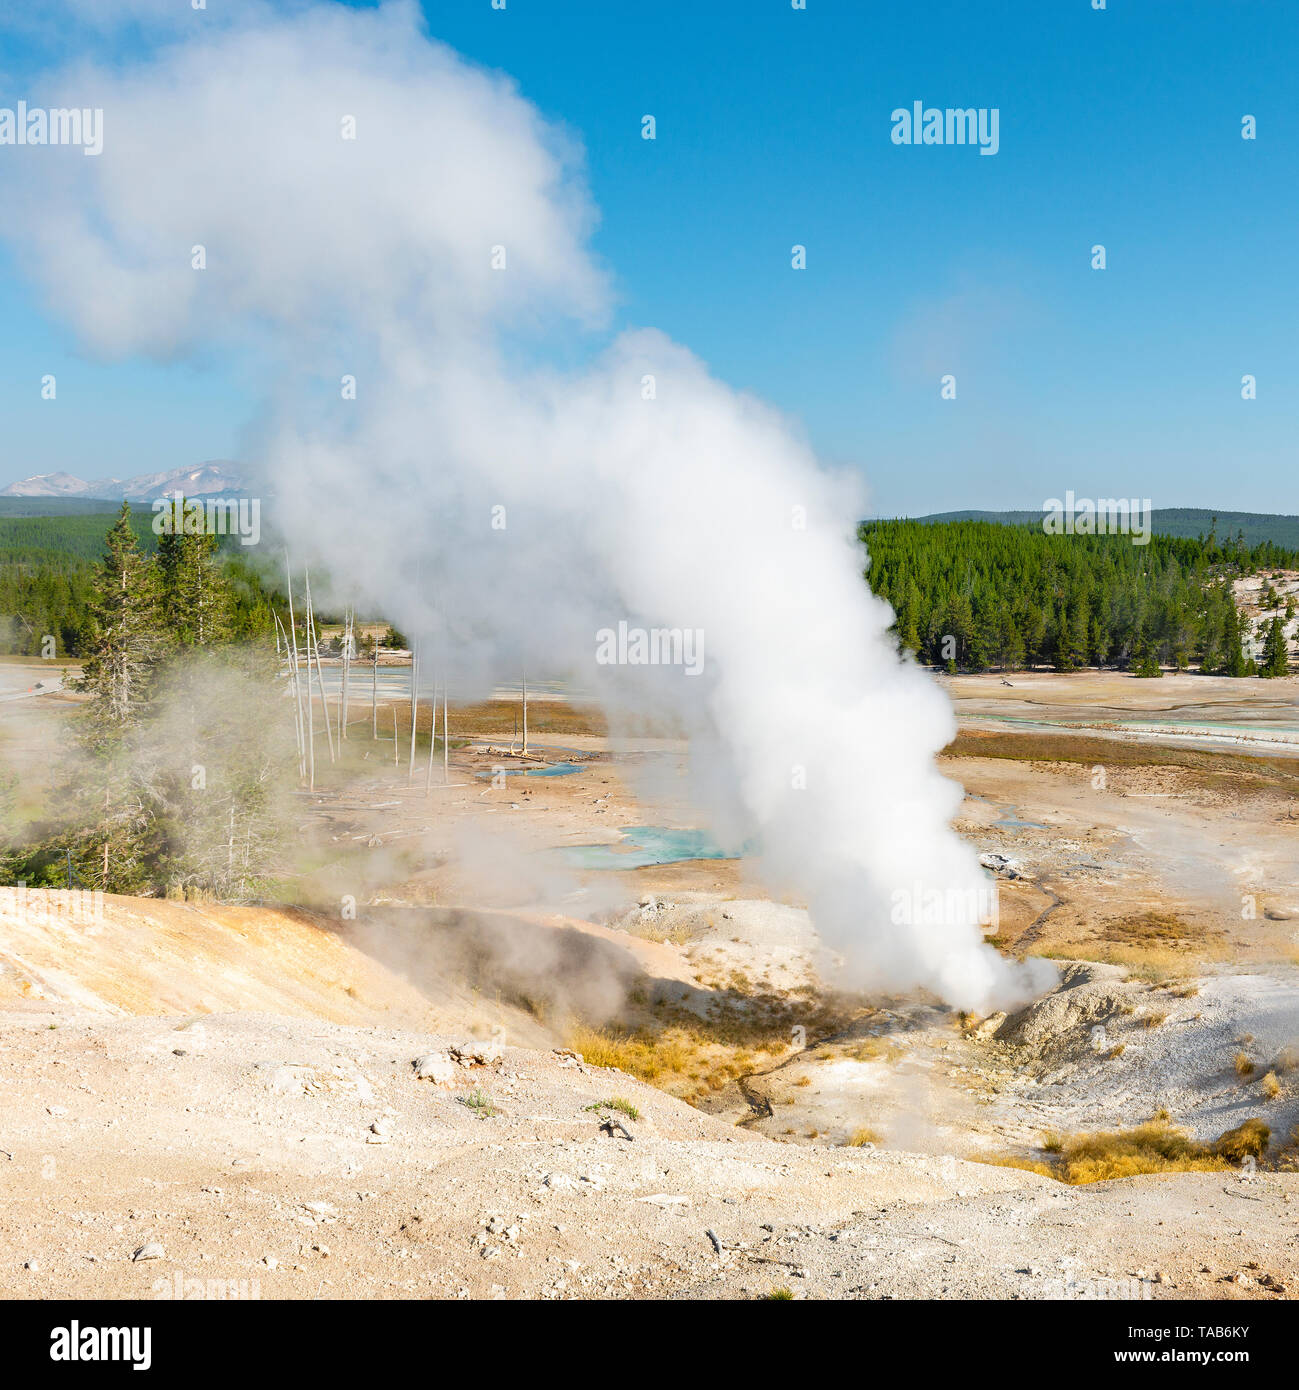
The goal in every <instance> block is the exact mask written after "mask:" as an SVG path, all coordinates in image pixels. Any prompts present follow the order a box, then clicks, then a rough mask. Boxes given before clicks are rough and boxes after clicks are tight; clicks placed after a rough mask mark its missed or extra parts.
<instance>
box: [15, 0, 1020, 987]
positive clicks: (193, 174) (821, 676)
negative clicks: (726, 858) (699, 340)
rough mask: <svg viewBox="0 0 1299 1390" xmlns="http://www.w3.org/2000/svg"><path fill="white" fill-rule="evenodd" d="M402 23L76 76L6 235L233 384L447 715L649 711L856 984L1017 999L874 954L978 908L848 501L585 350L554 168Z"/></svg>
mask: <svg viewBox="0 0 1299 1390" xmlns="http://www.w3.org/2000/svg"><path fill="white" fill-rule="evenodd" d="M420 26H421V21H420V19H419V16H418V12H417V10H416V8H415V7H414V6H412V5H407V4H389V5H386V6H383V7H382V8H381V9H379V10H378V11H370V12H365V13H358V12H356V11H352V10H347V9H342V8H332V7H316V8H312V9H309V10H302V11H300V12H296V13H294V14H292V15H288V16H283V15H282V16H279V17H273V16H269V15H268V14H267V13H266V12H265V11H263V10H261V9H260V8H255V9H250V10H248V11H247V12H246V14H245V18H244V19H243V20H242V21H241V22H240V23H238V24H235V25H233V26H230V27H227V28H224V29H222V30H219V31H218V30H214V29H212V28H210V27H208V28H207V29H206V31H205V32H204V34H203V36H202V37H192V38H181V39H180V41H179V42H178V43H176V44H175V45H173V46H170V47H166V48H163V49H160V50H159V51H157V52H156V53H155V54H154V55H153V56H152V58H150V59H149V61H147V62H141V63H139V64H136V65H133V66H132V67H131V68H130V69H129V70H123V69H121V68H118V67H110V66H106V65H101V66H98V67H95V66H90V67H82V68H80V69H76V70H69V71H68V72H65V73H63V74H61V75H60V77H59V78H58V79H56V80H55V81H54V82H52V83H51V84H50V87H51V90H50V92H49V95H48V97H47V98H46V100H47V104H49V105H59V104H61V103H62V102H65V101H66V103H67V104H75V105H78V106H83V107H84V106H96V107H102V108H103V109H104V113H105V115H104V151H103V154H102V156H101V157H100V158H99V159H96V160H87V159H83V158H80V157H78V158H76V159H75V160H74V159H72V158H71V157H68V158H62V157H61V155H62V154H64V153H66V152H62V151H56V150H48V149H47V150H43V151H40V155H41V157H40V158H33V157H31V156H32V155H33V153H34V152H33V151H30V150H28V151H23V152H22V153H23V154H25V155H26V156H27V157H26V158H24V159H23V160H22V162H21V163H18V162H16V161H12V160H10V159H6V161H5V162H4V166H3V168H2V169H0V231H3V233H4V234H5V235H6V237H7V238H8V239H9V240H10V242H11V243H12V245H13V248H14V250H15V252H16V254H17V255H18V256H19V257H20V258H22V259H23V260H24V261H25V263H26V265H27V266H28V268H29V269H30V272H31V273H32V275H33V276H34V277H36V278H38V279H39V280H40V281H41V282H43V284H44V285H45V287H46V290H47V292H48V294H49V296H50V297H51V299H52V301H53V303H54V305H55V306H56V308H57V309H58V310H59V311H60V312H61V313H63V314H64V315H65V316H66V317H67V318H68V319H69V320H71V322H72V323H73V324H74V325H75V326H76V328H77V329H78V331H79V332H80V334H81V335H82V337H83V339H84V341H85V342H86V343H87V345H88V346H89V347H91V348H92V349H94V350H96V351H97V352H99V353H101V354H104V355H107V356H110V357H113V356H128V355H132V354H147V355H150V356H153V357H156V358H159V359H163V360H167V359H171V358H174V357H179V356H184V355H188V354H195V353H202V354H204V355H207V354H211V353H214V352H216V353H221V352H228V353H232V354H237V358H236V360H238V361H239V362H240V363H241V364H243V366H244V367H245V369H247V366H248V364H249V363H256V364H257V370H258V371H260V372H263V373H265V375H266V378H267V381H268V382H269V383H270V384H268V386H267V387H266V390H265V397H266V407H265V414H264V416H263V418H262V419H261V421H259V425H258V432H257V438H256V450H255V452H256V454H257V456H258V457H260V459H261V460H263V462H264V464H265V467H266V470H267V481H268V484H269V485H270V487H271V488H272V490H273V492H274V494H275V498H276V511H277V514H278V520H279V524H280V526H281V528H282V530H283V531H284V532H285V534H286V535H287V538H288V540H289V543H290V544H291V545H292V547H293V548H294V551H295V554H296V555H297V556H299V557H301V558H308V557H311V558H313V559H314V560H316V561H317V562H320V561H322V560H324V559H326V558H327V559H328V561H329V564H330V567H331V569H332V571H333V573H334V574H335V575H337V576H340V577H342V576H346V581H347V585H348V592H349V594H350V595H352V596H353V597H355V599H356V601H357V603H358V606H360V607H362V608H364V607H365V606H366V605H373V607H374V608H375V609H376V610H379V611H382V612H384V613H385V614H387V615H389V616H391V617H392V619H393V620H394V621H396V622H397V623H398V625H399V626H401V627H403V628H404V629H406V630H408V631H411V632H413V633H415V634H417V635H418V636H419V637H420V639H421V643H422V648H423V651H424V653H425V666H426V669H427V667H428V664H429V662H430V660H432V659H433V657H431V656H430V654H435V656H436V661H437V664H438V665H440V666H441V667H442V668H443V669H444V670H446V671H447V672H449V673H450V675H451V679H452V682H453V686H452V690H453V695H455V694H461V695H468V694H471V693H475V691H477V690H481V689H482V687H483V686H484V685H485V684H486V683H487V682H488V681H490V680H492V679H494V678H496V677H499V676H501V675H503V674H509V675H517V673H518V671H519V670H520V669H521V668H522V667H523V666H524V665H525V664H526V666H527V668H528V669H529V670H530V671H533V672H536V673H545V674H547V675H562V676H566V677H569V678H571V679H573V680H574V681H575V682H576V683H577V684H578V685H579V686H581V687H583V688H585V689H588V690H593V691H595V692H596V693H597V694H598V695H599V696H600V698H601V699H602V700H604V701H605V702H606V703H607V704H608V705H609V706H610V707H611V708H613V709H615V710H619V709H626V708H629V707H633V708H653V709H659V710H664V711H668V712H671V713H673V714H674V715H675V716H676V717H677V718H679V719H680V720H681V721H682V722H683V724H684V725H685V727H686V728H687V729H688V730H689V732H690V735H691V740H692V743H691V758H692V787H693V791H694V795H695V801H696V804H697V806H698V809H699V812H700V815H701V817H702V818H703V819H704V821H705V823H706V824H708V825H710V826H711V827H712V828H713V829H714V830H715V831H717V832H718V833H720V834H722V835H725V836H727V837H729V838H730V839H732V840H735V841H740V840H746V841H749V842H751V843H752V844H754V845H756V846H757V847H758V849H759V850H760V852H761V854H762V858H763V865H764V867H765V870H766V872H767V875H768V877H769V880H770V882H771V884H772V886H773V888H775V889H778V890H780V891H784V892H789V893H794V894H797V895H798V896H800V897H802V898H803V899H805V900H806V901H807V903H808V905H809V907H810V909H811V912H812V915H813V920H814V922H815V923H816V925H817V927H818V929H819V930H820V932H821V934H822V936H823V938H824V939H825V940H826V942H827V944H829V945H830V946H832V947H833V948H835V949H836V950H838V951H840V952H842V953H843V954H844V955H845V956H846V958H847V960H848V963H849V968H850V970H851V972H852V977H853V979H854V981H856V982H859V983H862V984H867V985H876V986H881V987H885V988H889V989H894V990H905V989H910V988H914V987H923V988H927V989H930V990H933V991H934V992H936V993H937V994H939V995H941V996H942V997H943V998H944V999H946V1000H948V1001H949V1002H951V1003H952V1004H955V1005H958V1006H962V1007H969V1008H975V1009H986V1008H989V1007H992V1006H993V1005H994V1004H997V1003H1002V1004H1004V1003H1006V1002H1009V1001H1010V1000H1011V999H1012V998H1015V997H1022V996H1024V995H1026V994H1028V993H1031V992H1033V991H1032V987H1031V983H1030V982H1029V980H1028V979H1027V978H1026V977H1025V976H1024V975H1023V974H1022V973H1021V972H1017V971H1016V970H1014V968H1012V967H1011V966H1010V965H1008V964H1007V963H1006V962H1004V961H1003V960H1002V959H1001V958H1000V957H999V956H998V955H997V954H996V953H995V952H994V951H992V950H990V949H989V948H987V947H986V946H985V945H983V943H982V941H981V938H980V932H979V930H978V928H977V926H976V925H975V924H974V922H973V920H972V918H970V917H969V916H957V917H952V916H951V915H950V914H943V916H942V920H941V921H935V922H931V923H928V924H921V923H920V922H915V923H912V924H910V925H907V924H903V925H899V924H897V923H896V922H895V921H894V920H892V919H893V918H894V917H895V916H896V911H895V895H896V894H898V893H902V894H911V893H912V892H913V890H914V889H915V888H916V887H917V886H920V887H921V888H922V889H924V890H940V891H942V890H957V891H959V892H962V893H964V894H966V895H968V896H969V897H970V898H971V899H973V898H974V897H975V896H976V895H977V894H978V892H979V890H980V889H986V879H985V877H984V875H983V873H982V871H981V869H980V868H979V866H978V863H977V861H976V858H975V856H974V853H973V851H972V850H971V849H970V848H969V847H968V846H966V845H965V844H963V842H962V841H961V840H960V839H959V838H958V837H957V835H956V834H955V832H954V831H953V830H952V829H951V828H950V824H949V822H950V819H951V817H952V815H953V814H954V813H955V811H956V809H957V806H958V804H959V801H960V795H961V794H960V790H959V788H958V787H957V786H956V785H955V784H954V783H952V782H950V781H949V780H947V779H945V778H943V777H942V776H940V775H939V773H938V772H937V770H936V768H935V766H934V762H933V755H934V753H935V752H936V751H937V750H938V749H939V748H941V747H942V746H943V745H944V744H945V743H946V742H947V741H948V740H949V739H950V738H951V737H952V735H953V733H954V731H955V724H954V719H953V716H952V712H951V709H950V706H949V704H948V702H947V700H946V698H945V696H944V695H943V694H942V692H941V691H940V690H939V689H938V688H937V687H936V686H935V684H934V683H933V682H932V681H931V680H930V679H929V678H928V677H927V676H926V675H925V674H924V673H922V672H921V671H920V670H918V669H917V668H916V667H915V666H913V665H911V664H909V663H906V662H902V661H900V660H899V659H898V657H897V655H896V654H895V650H894V646H893V642H892V639H891V638H890V636H889V634H888V632H887V629H888V625H889V623H890V622H891V618H892V615H891V613H890V612H889V610H888V608H887V606H886V605H884V604H883V603H881V602H880V601H878V600H877V599H875V598H874V597H873V596H872V595H871V594H870V592H869V590H868V588H867V586H866V584H865V583H864V582H863V580H862V577H861V570H862V566H863V563H864V556H863V554H862V553H861V550H860V548H859V547H858V546H857V544H856V542H855V540H854V535H853V532H854V528H855V522H856V520H857V518H858V517H859V516H861V515H862V514H863V500H862V497H861V496H860V495H859V493H858V490H857V487H856V485H855V483H854V482H853V480H851V479H850V478H846V477H838V476H832V475H830V474H828V473H826V472H825V471H823V470H822V469H820V468H819V467H818V465H817V463H816V461H815V459H814V458H813V457H812V455H811V453H810V452H809V450H808V449H807V447H806V446H805V445H804V444H803V443H802V442H801V440H800V439H799V438H798V436H797V434H796V432H795V431H794V430H793V429H792V428H791V427H790V425H789V424H788V423H787V422H785V421H783V420H782V419H781V418H779V417H778V416H777V415H776V414H775V413H774V412H773V411H772V410H771V409H769V408H768V407H766V406H764V405H762V404H761V403H760V402H758V401H755V400H753V399H751V398H748V397H745V396H742V395H739V394H737V393H735V392H734V391H732V390H730V389H729V388H727V387H726V386H724V385H723V384H721V383H720V382H718V381H716V380H715V379H714V378H712V377H711V376H710V375H709V373H708V371H707V370H706V368H705V367H704V366H703V365H702V364H701V363H700V362H699V361H698V360H697V359H695V358H694V357H692V356H691V354H690V353H689V352H687V351H686V350H685V349H683V348H681V347H679V346H677V345H675V344H673V343H672V342H670V341H669V340H668V339H666V338H665V337H663V336H662V335H661V334H659V333H657V332H653V331H636V332H628V333H623V334H621V335H619V336H617V337H616V338H614V340H613V341H612V342H611V343H601V342H600V341H599V340H598V332H599V329H600V327H601V325H602V324H603V323H604V322H606V321H607V317H608V315H609V313H610V302H611V290H610V284H609V279H608V276H607V275H606V273H605V272H604V270H603V269H602V268H601V266H600V265H599V264H598V263H597V261H596V259H595V258H594V256H593V255H592V253H591V252H590V250H589V249H588V245H587V241H588V237H589V234H590V232H591V230H592V228H593V226H594V222H595V215H594V209H593V207H592V204H591V201H590V199H589V197H588V195H587V193H586V190H585V186H584V183H583V181H582V179H581V175H580V167H579V163H580V151H579V149H578V148H577V146H576V145H575V143H574V141H573V140H572V138H571V137H569V136H567V135H565V134H564V133H563V132H562V131H559V130H557V129H556V128H555V127H554V126H553V125H550V124H548V123H547V122H546V121H545V120H543V118H542V116H541V115H540V114H539V113H538V111H537V110H536V109H535V108H534V107H532V106H531V105H530V104H529V103H528V102H526V101H525V100H524V99H523V98H522V97H521V96H520V95H519V94H518V92H517V90H516V89H515V87H514V85H513V84H512V83H511V82H509V81H508V80H506V79H504V78H502V77H500V76H499V75H494V74H490V73H487V72H484V71H482V70H480V69H478V68H475V67H472V66H470V65H469V64H467V63H466V62H464V61H463V60H461V59H460V58H458V57H457V56H456V55H455V54H454V53H453V52H451V51H450V50H449V49H447V48H446V47H444V46H442V45H439V44H437V43H435V42H432V41H430V40H429V39H428V38H427V37H426V36H425V35H424V34H423V32H422V30H421V27H420ZM353 124H354V130H355V139H350V138H346V136H347V135H348V133H349V131H350V130H351V129H352V128H353ZM636 134H637V131H636V130H633V131H632V132H631V133H630V134H629V137H628V138H629V139H630V138H634V137H635V136H636ZM10 153H11V154H13V153H16V152H10ZM196 246H201V247H202V248H203V250H204V256H205V259H206V269H203V270H196V269H193V268H192V260H193V257H194V254H195V253H194V250H193V248H195V247H196ZM494 248H503V251H502V250H501V249H494ZM502 254H503V256H504V268H503V269H501V268H494V266H493V261H494V260H495V263H496V266H499V265H500V264H501V257H502ZM557 362H559V363H562V364H564V365H563V366H557V365H556V363H557ZM344 377H353V378H355V383H356V395H355V399H354V400H351V399H343V392H342V389H341V383H342V379H343V378H344ZM651 379H652V381H651ZM493 522H495V523H496V524H495V525H493ZM502 522H504V525H503V526H502V524H501V523H502ZM620 620H626V621H628V622H630V623H632V624H641V625H644V626H646V627H669V628H682V629H701V630H702V632H703V634H704V638H705V650H706V663H705V669H704V672H703V674H702V675H700V676H698V677H697V678H692V677H689V676H686V675H684V674H683V673H682V671H681V670H680V669H679V668H673V667H670V666H669V667H653V666H649V667H646V666H599V665H597V664H596V661H595V651H596V632H597V630H598V629H600V628H604V627H616V626H617V624H618V622H619V621H620Z"/></svg>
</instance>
